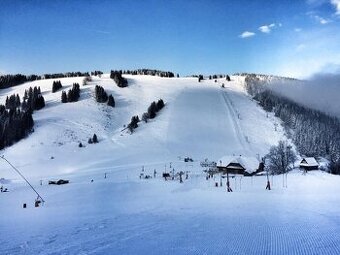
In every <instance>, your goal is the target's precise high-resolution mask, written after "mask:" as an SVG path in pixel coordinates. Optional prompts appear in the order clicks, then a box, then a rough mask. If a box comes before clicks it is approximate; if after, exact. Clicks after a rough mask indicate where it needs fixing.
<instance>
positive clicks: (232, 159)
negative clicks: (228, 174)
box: [217, 156, 260, 173]
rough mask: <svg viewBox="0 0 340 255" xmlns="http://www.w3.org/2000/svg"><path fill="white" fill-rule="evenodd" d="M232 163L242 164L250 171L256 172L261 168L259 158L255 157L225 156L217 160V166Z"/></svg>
mask: <svg viewBox="0 0 340 255" xmlns="http://www.w3.org/2000/svg"><path fill="white" fill-rule="evenodd" d="M230 163H238V164H240V165H241V166H242V167H243V168H244V169H246V171H247V172H248V173H252V172H255V171H256V170H257V169H258V168H259V164H260V162H259V161H258V159H257V158H255V157H243V156H224V157H222V158H221V159H220V160H219V161H218V162H217V166H224V167H226V166H227V165H229V164H230Z"/></svg>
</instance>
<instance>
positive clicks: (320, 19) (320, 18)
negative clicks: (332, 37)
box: [314, 15, 331, 25]
mask: <svg viewBox="0 0 340 255" xmlns="http://www.w3.org/2000/svg"><path fill="white" fill-rule="evenodd" d="M314 18H315V19H316V20H317V21H318V22H320V24H321V25H326V24H328V23H330V22H331V20H329V19H325V18H322V17H320V16H318V15H315V16H314Z"/></svg>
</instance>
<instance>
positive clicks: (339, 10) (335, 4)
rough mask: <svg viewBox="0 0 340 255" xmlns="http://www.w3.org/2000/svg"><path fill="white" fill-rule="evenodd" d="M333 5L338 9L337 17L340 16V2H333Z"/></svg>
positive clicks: (336, 0)
mask: <svg viewBox="0 0 340 255" xmlns="http://www.w3.org/2000/svg"><path fill="white" fill-rule="evenodd" d="M331 4H332V5H334V7H335V9H336V13H335V14H336V15H340V0H331Z"/></svg>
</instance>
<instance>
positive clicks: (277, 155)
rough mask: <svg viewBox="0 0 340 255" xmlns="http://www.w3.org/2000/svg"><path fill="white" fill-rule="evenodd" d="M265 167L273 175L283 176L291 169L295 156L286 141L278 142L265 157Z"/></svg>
mask: <svg viewBox="0 0 340 255" xmlns="http://www.w3.org/2000/svg"><path fill="white" fill-rule="evenodd" d="M265 158H266V167H267V169H268V170H269V171H270V172H272V173H273V174H284V173H287V172H288V171H289V170H291V169H292V168H293V164H294V162H295V160H296V155H295V153H294V151H293V150H292V146H291V145H289V144H288V143H287V141H279V144H278V145H277V146H272V147H271V148H270V151H269V153H268V154H267V155H266V157H265Z"/></svg>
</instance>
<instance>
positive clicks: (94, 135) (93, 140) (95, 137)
mask: <svg viewBox="0 0 340 255" xmlns="http://www.w3.org/2000/svg"><path fill="white" fill-rule="evenodd" d="M92 142H93V143H98V138H97V135H96V134H93V137H92Z"/></svg>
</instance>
